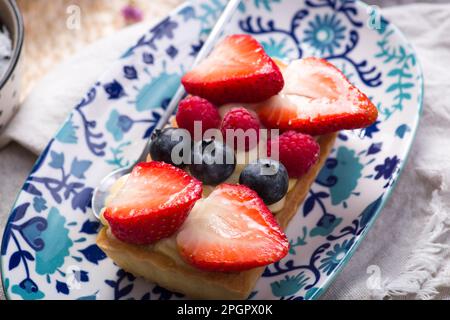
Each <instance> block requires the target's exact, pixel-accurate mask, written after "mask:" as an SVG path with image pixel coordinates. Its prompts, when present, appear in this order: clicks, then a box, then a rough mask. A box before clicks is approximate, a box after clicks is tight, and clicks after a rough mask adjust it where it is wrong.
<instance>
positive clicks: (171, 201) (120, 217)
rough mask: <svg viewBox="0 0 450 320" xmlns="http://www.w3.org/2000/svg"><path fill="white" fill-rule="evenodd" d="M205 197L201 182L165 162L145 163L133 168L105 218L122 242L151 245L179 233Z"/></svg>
mask: <svg viewBox="0 0 450 320" xmlns="http://www.w3.org/2000/svg"><path fill="white" fill-rule="evenodd" d="M201 195H202V184H201V182H200V181H198V180H196V179H195V178H193V177H191V176H189V175H188V174H187V173H186V172H185V171H183V170H181V169H178V168H176V167H174V166H172V165H170V164H167V163H164V162H157V161H152V162H146V163H144V162H143V163H139V164H137V165H136V166H135V167H134V168H133V171H132V172H131V174H130V176H129V177H128V179H127V181H126V182H125V184H124V186H123V187H122V188H121V189H120V190H119V191H118V193H117V194H116V195H115V196H114V198H113V199H112V200H111V201H110V203H108V204H107V206H106V208H105V210H104V213H103V217H104V218H105V219H106V221H107V222H108V224H109V226H110V228H111V232H112V234H113V235H114V236H115V237H116V238H118V239H119V240H121V241H124V242H127V243H132V244H142V245H144V244H150V243H153V242H155V241H157V240H159V239H162V238H166V237H169V236H171V235H172V234H173V233H175V232H176V231H177V230H178V229H179V228H180V226H181V225H182V224H183V222H184V221H185V219H186V217H187V216H188V214H189V212H190V210H191V209H192V207H193V206H194V204H195V202H196V201H197V200H198V199H200V198H201Z"/></svg>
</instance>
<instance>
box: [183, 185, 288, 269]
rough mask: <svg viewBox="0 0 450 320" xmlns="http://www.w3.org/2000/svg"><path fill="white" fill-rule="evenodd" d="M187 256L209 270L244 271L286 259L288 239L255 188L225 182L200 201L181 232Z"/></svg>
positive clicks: (192, 261) (197, 264)
mask: <svg viewBox="0 0 450 320" xmlns="http://www.w3.org/2000/svg"><path fill="white" fill-rule="evenodd" d="M177 245H178V248H179V251H180V253H181V255H182V257H183V258H184V259H185V260H186V261H187V262H189V263H191V264H192V265H194V266H195V267H197V268H199V269H202V270H207V271H224V272H228V271H243V270H248V269H251V268H255V267H258V266H265V265H268V264H271V263H273V262H276V261H279V260H280V259H282V258H283V257H284V256H285V255H286V254H287V252H288V249H289V242H288V240H287V238H286V235H285V234H284V233H283V231H281V229H280V226H279V225H278V223H277V222H276V220H275V218H274V217H273V215H272V213H271V212H270V211H269V209H268V208H267V207H266V205H265V204H264V202H263V201H262V200H261V198H259V197H258V195H257V194H256V192H255V191H253V190H251V189H250V188H248V187H246V186H244V185H231V184H222V185H219V186H218V187H216V189H215V190H214V191H213V192H212V193H211V194H210V195H209V197H208V198H206V199H203V200H200V201H199V202H197V204H196V205H195V207H194V209H192V212H191V214H190V215H189V218H188V219H187V220H186V222H185V223H184V225H183V226H182V228H181V230H180V232H179V233H178V235H177Z"/></svg>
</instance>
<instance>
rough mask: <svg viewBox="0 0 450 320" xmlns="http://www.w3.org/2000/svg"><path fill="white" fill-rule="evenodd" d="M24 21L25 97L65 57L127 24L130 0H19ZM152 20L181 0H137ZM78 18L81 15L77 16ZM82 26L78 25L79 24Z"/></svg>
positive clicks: (23, 61)
mask: <svg viewBox="0 0 450 320" xmlns="http://www.w3.org/2000/svg"><path fill="white" fill-rule="evenodd" d="M17 3H18V5H19V7H20V9H21V11H22V15H23V18H24V23H25V43H24V51H23V57H22V59H23V60H22V90H21V94H22V98H25V97H26V96H27V95H28V93H29V92H30V90H31V89H32V88H33V86H34V85H35V83H36V82H37V81H39V79H41V78H42V77H43V76H44V75H45V74H46V73H47V72H48V71H49V70H51V69H52V68H53V67H54V66H55V65H57V64H58V63H59V62H61V61H62V60H64V59H65V58H67V57H69V56H71V55H73V54H74V53H76V52H77V51H79V50H82V49H83V47H85V46H86V45H88V44H90V43H92V42H94V41H95V40H98V39H100V38H102V37H104V36H107V35H109V34H112V33H113V32H115V31H117V30H119V29H121V28H124V27H126V26H127V22H126V20H125V19H124V17H123V16H122V14H121V10H122V8H124V6H126V5H128V4H130V1H128V0H52V1H48V0H33V1H30V0H17ZM132 3H133V5H135V6H137V7H139V8H141V9H142V11H143V13H144V17H143V18H144V20H143V21H144V22H148V23H149V24H150V23H152V22H154V21H157V20H158V19H160V18H162V17H163V16H165V15H166V14H167V13H169V12H170V10H172V9H173V8H174V7H176V6H177V5H179V4H180V3H182V0H135V1H132ZM78 18H79V19H78ZM78 26H79V28H78Z"/></svg>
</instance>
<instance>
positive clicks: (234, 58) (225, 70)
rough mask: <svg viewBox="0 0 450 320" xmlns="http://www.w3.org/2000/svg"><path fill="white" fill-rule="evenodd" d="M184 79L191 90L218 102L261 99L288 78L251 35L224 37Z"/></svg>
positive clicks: (256, 100)
mask: <svg viewBox="0 0 450 320" xmlns="http://www.w3.org/2000/svg"><path fill="white" fill-rule="evenodd" d="M182 83H183V85H184V88H185V89H186V91H187V92H189V93H190V94H192V95H197V96H200V97H202V98H205V99H207V100H209V101H211V102H213V103H215V104H217V105H222V104H225V103H231V102H242V103H244V102H248V103H253V102H261V101H264V100H266V99H268V98H270V97H271V96H273V95H275V94H277V93H278V92H280V90H281V89H282V88H283V85H284V81H283V76H282V74H281V72H280V69H279V68H278V66H277V65H276V64H275V62H274V61H273V60H272V59H271V58H270V57H269V56H268V55H267V54H266V53H265V52H264V49H263V48H262V46H261V45H260V44H259V43H258V42H257V41H256V40H255V39H254V38H253V37H251V36H249V35H239V34H237V35H232V36H228V37H226V38H225V39H224V40H222V41H221V42H220V43H219V44H218V45H217V46H216V47H215V48H214V50H213V51H212V52H211V54H210V55H209V57H208V58H206V59H205V60H203V61H202V62H201V63H200V64H199V65H198V66H197V67H196V68H194V69H193V70H191V71H190V72H188V73H186V74H185V75H184V77H183V79H182Z"/></svg>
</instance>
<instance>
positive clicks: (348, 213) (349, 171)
mask: <svg viewBox="0 0 450 320" xmlns="http://www.w3.org/2000/svg"><path fill="white" fill-rule="evenodd" d="M244 3H245V4H244ZM224 4H225V0H199V1H194V2H193V3H187V4H185V5H183V6H181V7H180V8H178V9H176V10H175V11H174V12H173V13H172V14H170V16H168V17H167V18H166V19H164V20H163V21H161V22H160V23H159V24H157V25H155V26H154V27H152V28H151V29H150V30H149V31H148V33H146V34H144V35H143V36H142V37H141V38H140V39H139V41H138V42H137V43H135V44H134V45H133V44H130V48H129V50H128V51H127V52H125V53H124V55H123V56H122V57H121V58H120V60H119V61H118V63H117V64H115V65H114V66H113V67H112V68H111V69H110V70H108V71H107V72H106V73H105V74H104V75H103V77H102V78H101V79H100V80H99V81H98V82H97V83H95V84H94V85H93V87H92V89H91V90H90V91H89V92H88V93H87V94H86V96H85V97H84V98H83V99H82V100H81V102H80V103H79V104H78V105H77V106H75V109H74V110H73V112H72V114H71V115H70V116H69V118H68V119H67V121H66V122H65V123H64V125H63V126H62V128H61V129H60V131H59V132H58V133H57V134H56V135H55V137H54V138H53V139H52V140H51V141H50V143H49V144H48V146H47V148H46V149H45V151H44V152H43V153H42V155H41V156H40V158H39V160H38V161H37V163H36V164H35V166H34V168H33V170H32V171H31V173H30V175H29V177H28V178H27V180H26V182H25V184H24V186H23V188H22V191H21V192H20V194H19V195H18V198H17V202H16V204H15V205H14V208H13V210H12V213H11V216H10V218H9V221H8V224H7V226H6V229H5V232H4V235H3V241H2V246H1V267H2V280H3V286H4V288H5V291H6V294H7V297H8V298H11V299H18V298H20V299H43V298H47V299H169V298H180V297H182V295H180V294H176V293H172V292H169V291H167V290H166V289H164V288H161V287H158V286H155V285H153V284H151V283H148V282H145V281H144V280H142V279H136V278H135V277H134V276H132V275H130V274H128V273H126V272H124V271H123V270H120V269H118V268H117V267H116V266H115V265H114V263H113V262H112V261H111V260H110V259H108V258H107V257H106V256H105V254H104V253H103V252H102V251H101V250H100V249H99V248H98V247H97V246H96V245H95V238H96V234H97V231H98V229H99V223H98V222H97V221H96V220H95V218H94V216H93V215H92V213H91V209H90V200H91V196H92V191H93V188H95V186H96V185H97V184H98V182H99V181H100V179H101V178H102V177H103V176H104V175H105V174H107V173H109V172H110V171H112V170H114V169H116V168H118V167H121V166H124V165H127V164H129V163H131V162H132V161H133V159H135V158H136V157H137V155H138V154H139V151H140V150H141V148H142V146H143V144H144V143H145V139H147V138H148V136H149V135H150V133H151V132H152V130H153V128H154V125H155V123H156V122H157V121H158V119H159V118H160V115H161V114H162V113H163V112H164V106H166V105H167V102H168V101H169V99H170V97H171V96H172V95H173V94H174V92H175V90H176V88H177V86H178V84H179V81H180V76H181V74H182V73H183V72H184V71H186V70H187V69H189V65H190V63H191V62H192V61H193V57H194V56H195V54H196V52H198V50H199V49H200V47H201V45H202V39H205V36H207V34H208V32H209V31H210V29H211V26H212V24H213V23H214V22H215V21H216V20H217V17H218V16H219V14H220V13H221V10H222V8H223V5H224ZM227 33H249V34H251V35H253V36H255V37H256V38H257V39H258V40H259V41H260V42H261V43H262V44H263V45H264V47H265V49H266V51H267V52H268V53H269V54H270V55H271V56H273V57H277V58H281V59H287V60H289V59H296V58H299V57H306V56H310V55H316V56H322V57H325V58H327V59H328V60H330V61H331V62H332V63H334V64H335V65H336V66H337V67H339V68H340V69H341V70H342V71H343V72H344V73H345V74H346V75H347V77H348V78H349V79H350V80H351V81H352V82H354V83H355V84H356V85H357V86H358V87H359V88H361V89H362V91H364V92H366V93H367V94H368V95H369V96H370V97H371V98H372V99H373V101H374V103H375V104H376V105H377V106H378V108H379V111H380V116H379V119H378V121H377V122H376V123H375V124H374V125H373V126H371V127H370V128H367V129H364V130H356V131H348V132H341V133H340V135H339V139H338V142H337V143H336V145H335V148H334V150H333V152H332V154H331V155H330V158H329V159H328V161H327V162H326V165H325V167H324V168H323V170H322V171H321V173H320V175H319V176H318V178H317V182H316V183H315V184H314V185H313V186H312V189H311V191H310V192H309V195H308V197H307V199H306V201H305V203H304V205H303V206H302V207H301V208H300V210H299V212H298V214H297V215H296V217H295V218H294V219H293V221H292V223H291V224H290V225H289V228H288V230H287V234H288V236H289V239H290V243H291V247H290V251H289V255H288V256H287V257H286V258H284V259H283V260H282V261H280V262H279V263H276V264H273V265H270V266H268V267H267V268H266V270H265V272H264V275H263V277H262V278H261V279H260V280H259V282H258V283H257V285H256V287H255V290H254V292H253V293H252V294H251V296H250V298H256V299H314V298H317V297H318V296H319V295H320V294H321V293H322V292H323V291H324V290H325V289H326V288H327V286H328V285H329V284H330V283H331V281H332V280H333V278H335V276H336V275H337V274H338V273H339V271H340V270H341V269H342V267H343V266H344V265H345V263H346V262H347V261H348V260H349V259H350V257H351V256H352V254H353V252H354V251H355V249H356V248H357V246H358V245H359V243H360V242H361V241H362V240H363V238H364V236H365V234H366V233H367V232H368V230H369V229H370V226H371V225H372V224H373V222H374V221H375V219H376V217H377V216H378V214H379V213H380V211H381V209H382V207H383V205H384V203H385V202H386V201H387V199H388V198H389V195H390V194H391V193H392V190H393V188H394V185H395V181H396V179H397V177H398V175H399V174H400V172H401V169H402V167H403V166H404V164H405V161H406V158H407V155H408V151H409V149H410V146H411V144H412V142H413V139H414V134H415V131H416V128H417V125H418V121H419V117H420V112H421V105H422V94H423V86H422V82H423V79H422V72H421V70H420V67H419V65H418V61H417V59H416V56H415V54H414V52H413V50H412V48H411V47H410V45H409V44H408V42H407V41H406V39H405V38H404V37H403V36H402V35H401V34H400V32H399V31H398V30H397V29H396V28H395V27H394V26H393V25H392V24H391V23H389V22H388V21H386V20H385V19H383V18H381V17H380V16H379V15H378V13H377V12H376V10H373V9H372V8H370V7H368V6H366V5H364V4H363V3H360V2H354V1H352V0H337V1H329V0H291V1H289V0H246V1H245V2H243V4H241V6H240V8H239V10H238V12H237V13H236V15H235V16H234V18H233V19H232V21H231V22H230V24H229V26H228V28H227ZM161 106H162V107H161Z"/></svg>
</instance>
